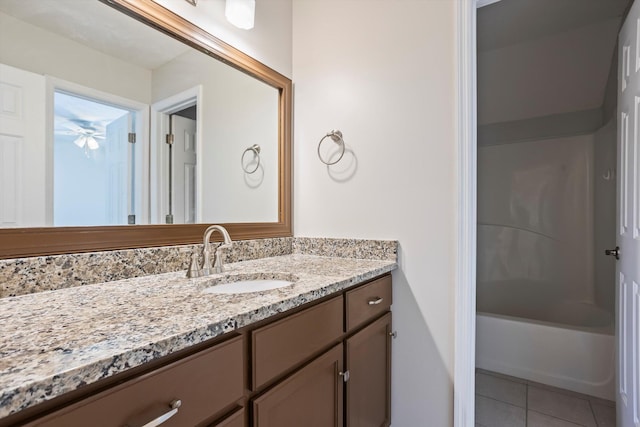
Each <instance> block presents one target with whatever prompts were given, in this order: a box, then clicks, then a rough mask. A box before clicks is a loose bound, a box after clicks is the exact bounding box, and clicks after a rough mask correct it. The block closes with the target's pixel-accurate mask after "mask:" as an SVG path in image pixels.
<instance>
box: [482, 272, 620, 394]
mask: <svg viewBox="0 0 640 427" xmlns="http://www.w3.org/2000/svg"><path fill="white" fill-rule="evenodd" d="M484 285H485V286H486V284H484ZM478 286H479V287H480V286H481V284H478ZM489 286H491V285H489ZM485 290H486V289H485ZM485 295H486V293H485ZM494 295H495V294H494ZM502 295H503V296H504V294H502ZM512 295H513V294H512ZM530 297H531V298H526V299H524V300H522V301H520V303H518V302H517V301H509V300H511V299H512V298H509V296H508V295H507V297H506V298H502V301H501V302H504V303H508V304H501V303H500V301H498V302H497V301H496V299H495V298H491V299H490V302H487V301H486V300H483V299H482V298H480V297H479V298H478V312H477V317H476V319H477V324H476V326H477V333H476V366H477V367H478V368H482V369H486V370H489V371H494V372H500V373H503V374H507V375H512V376H515V377H520V378H525V379H528V380H531V381H536V382H540V383H544V384H548V385H552V386H555V387H561V388H564V389H568V390H573V391H577V392H580V393H585V394H589V395H592V396H597V397H600V398H603V399H608V400H615V359H614V357H615V340H614V323H613V316H611V315H610V314H609V313H607V312H606V311H604V310H602V309H600V308H598V307H596V306H593V305H591V304H585V303H580V302H572V301H557V299H556V301H557V302H555V303H554V302H552V303H549V302H548V301H549V300H547V299H538V298H535V297H533V296H532V295H530ZM551 301H553V300H551ZM518 307H522V308H523V309H524V313H523V314H522V316H527V317H529V318H524V317H521V316H518V317H516V316H514V314H516V313H517V311H518V310H517V308H518Z"/></svg>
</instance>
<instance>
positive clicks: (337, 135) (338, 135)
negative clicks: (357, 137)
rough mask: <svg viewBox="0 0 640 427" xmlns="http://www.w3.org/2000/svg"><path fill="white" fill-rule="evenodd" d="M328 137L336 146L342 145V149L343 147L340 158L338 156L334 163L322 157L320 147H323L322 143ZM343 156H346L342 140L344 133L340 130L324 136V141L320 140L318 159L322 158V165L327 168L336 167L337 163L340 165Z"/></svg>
mask: <svg viewBox="0 0 640 427" xmlns="http://www.w3.org/2000/svg"><path fill="white" fill-rule="evenodd" d="M327 137H329V138H331V140H332V141H333V142H335V143H336V144H338V145H340V147H341V150H340V156H338V158H337V159H336V160H335V161H333V162H327V161H325V160H324V159H323V158H322V155H321V154H320V147H321V146H322V142H323V141H324V140H325V139H326V138H327ZM342 156H344V139H342V132H340V131H339V130H332V131H331V132H329V133H327V134H326V135H325V136H323V137H322V139H321V140H320V142H319V143H318V157H319V158H320V161H321V162H322V163H324V164H325V165H327V166H331V165H335V164H336V163H338V162H339V161H340V160H341V159H342Z"/></svg>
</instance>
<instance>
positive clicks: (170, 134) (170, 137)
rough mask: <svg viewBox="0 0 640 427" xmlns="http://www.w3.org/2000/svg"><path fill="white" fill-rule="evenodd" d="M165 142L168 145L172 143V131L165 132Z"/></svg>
mask: <svg viewBox="0 0 640 427" xmlns="http://www.w3.org/2000/svg"><path fill="white" fill-rule="evenodd" d="M167 144H169V145H172V144H173V134H172V133H168V134H167Z"/></svg>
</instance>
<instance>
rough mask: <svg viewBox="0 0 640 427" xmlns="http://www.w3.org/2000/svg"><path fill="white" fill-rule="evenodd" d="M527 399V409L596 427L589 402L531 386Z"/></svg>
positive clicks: (587, 426)
mask: <svg viewBox="0 0 640 427" xmlns="http://www.w3.org/2000/svg"><path fill="white" fill-rule="evenodd" d="M527 397H528V402H527V404H528V406H527V408H528V409H530V410H533V411H536V412H540V413H543V414H546V415H551V416H552V417H556V418H561V419H563V420H566V421H571V422H574V423H576V424H580V425H583V426H586V427H596V421H595V418H594V417H593V413H592V412H591V407H590V405H589V401H588V400H585V399H582V398H578V397H575V396H570V395H566V394H562V393H558V392H555V391H551V390H545V389H542V388H538V387H533V386H531V385H530V386H529V390H528V394H527Z"/></svg>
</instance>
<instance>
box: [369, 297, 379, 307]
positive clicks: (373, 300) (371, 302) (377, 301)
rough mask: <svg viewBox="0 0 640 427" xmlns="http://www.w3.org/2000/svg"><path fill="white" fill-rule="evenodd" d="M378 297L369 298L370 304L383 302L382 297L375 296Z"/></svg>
mask: <svg viewBox="0 0 640 427" xmlns="http://www.w3.org/2000/svg"><path fill="white" fill-rule="evenodd" d="M375 298H376V299H372V300H369V305H378V304H380V303H381V302H382V298H380V297H375Z"/></svg>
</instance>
